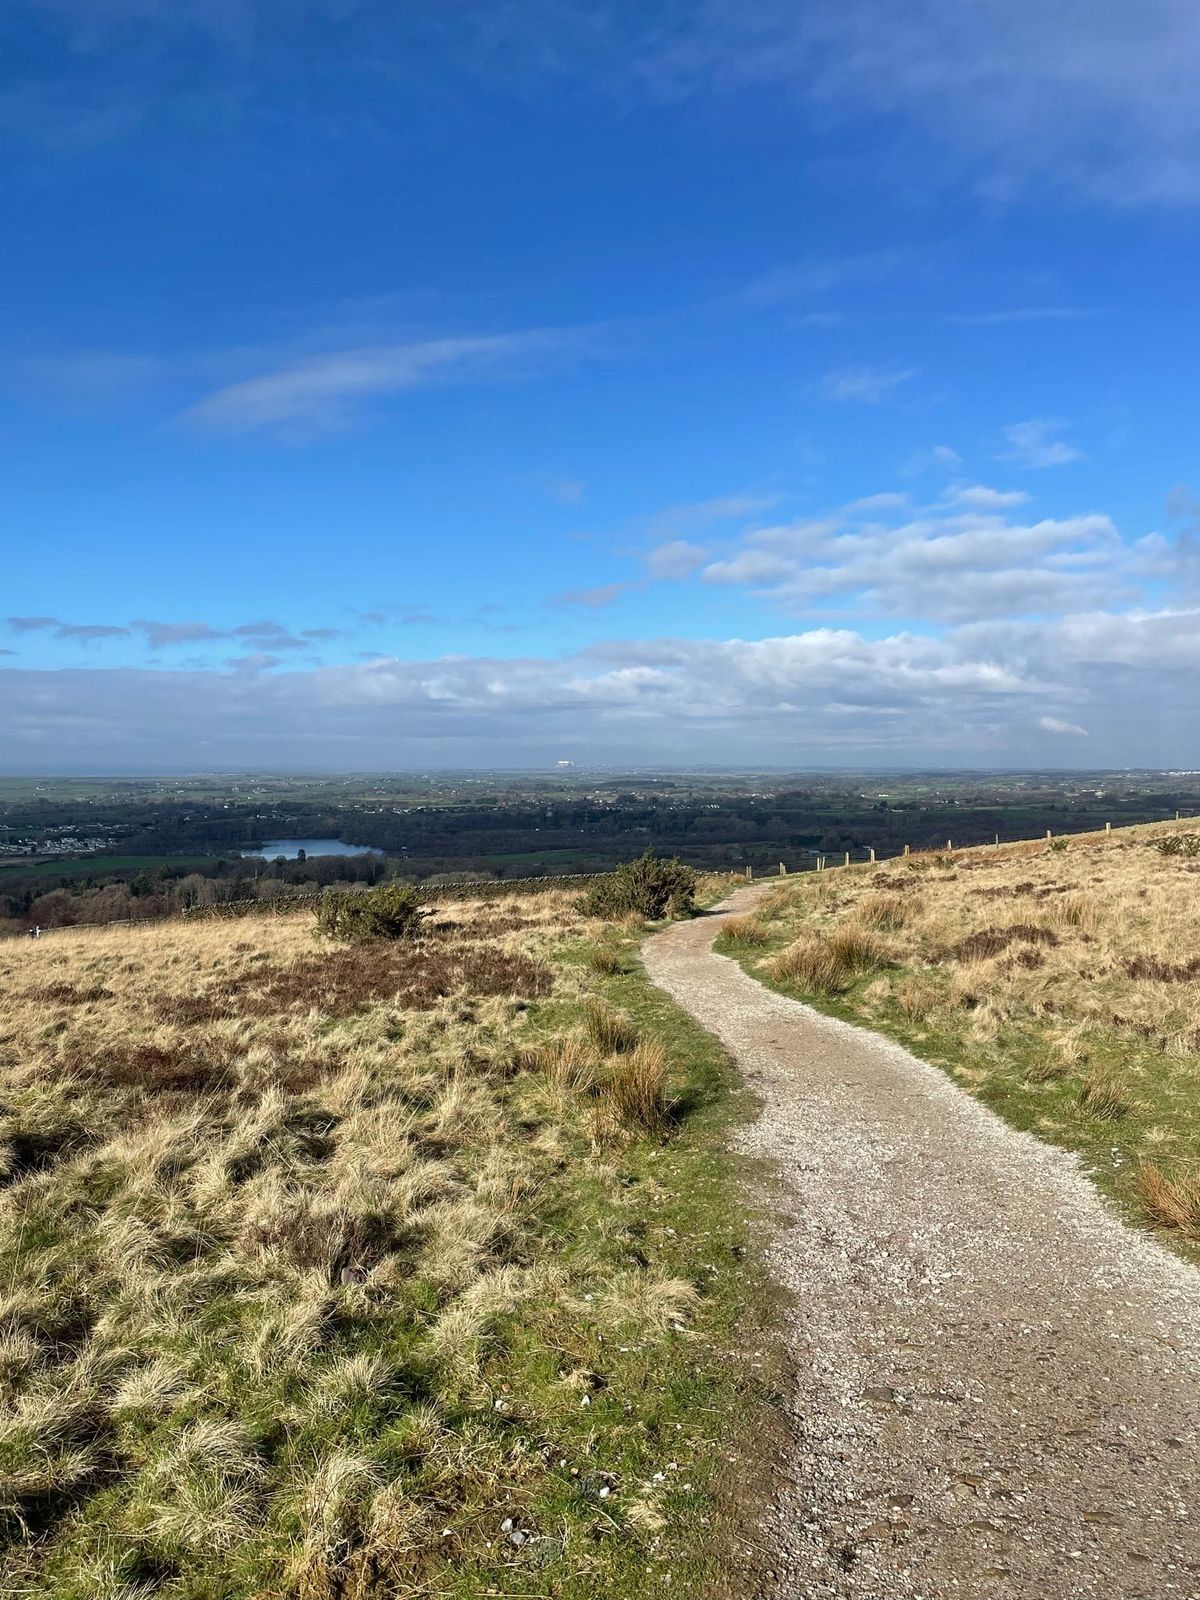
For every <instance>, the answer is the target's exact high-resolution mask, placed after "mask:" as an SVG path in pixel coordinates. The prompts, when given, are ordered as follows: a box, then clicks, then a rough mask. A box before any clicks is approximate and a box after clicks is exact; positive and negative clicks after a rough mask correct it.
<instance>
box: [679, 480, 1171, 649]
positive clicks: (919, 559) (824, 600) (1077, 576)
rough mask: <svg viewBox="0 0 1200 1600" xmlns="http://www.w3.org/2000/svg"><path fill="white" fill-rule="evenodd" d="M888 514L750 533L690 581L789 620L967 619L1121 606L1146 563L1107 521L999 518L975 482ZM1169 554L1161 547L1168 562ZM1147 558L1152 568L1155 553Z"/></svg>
mask: <svg viewBox="0 0 1200 1600" xmlns="http://www.w3.org/2000/svg"><path fill="white" fill-rule="evenodd" d="M972 489H973V490H975V491H977V492H976V493H971V492H969V490H972ZM1017 498H1019V499H1023V498H1024V497H1023V496H1018V497H1017ZM997 502H998V503H997ZM887 509H888V508H887V507H886V506H884V505H880V504H879V500H878V497H871V498H870V499H869V500H868V501H866V502H865V503H862V504H860V506H859V508H858V509H857V510H856V509H855V508H854V507H849V508H846V510H845V511H843V513H842V514H841V515H840V516H838V517H836V518H833V519H825V520H813V519H809V520H805V521H797V522H792V523H783V524H779V525H777V526H774V527H768V528H756V529H751V530H749V531H748V532H746V534H745V535H744V536H743V538H742V540H741V541H740V544H739V546H738V548H736V549H734V550H732V551H731V552H730V553H728V554H727V555H724V556H723V557H722V558H721V559H719V560H717V561H713V562H711V563H710V564H709V565H708V566H706V567H704V568H703V570H702V571H701V572H700V577H701V578H702V579H703V580H704V581H705V582H706V583H719V584H727V585H744V586H747V587H749V588H751V589H752V590H753V591H754V593H755V594H757V595H758V596H759V597H760V598H763V599H767V600H769V601H771V602H773V603H774V604H775V605H776V606H778V607H780V608H782V609H783V610H785V611H787V612H789V613H791V614H793V615H797V614H798V615H810V614H812V613H813V611H814V610H817V609H820V608H824V607H827V606H830V605H836V606H838V607H839V608H840V609H846V610H850V611H852V612H853V613H854V614H855V615H860V616H861V615H862V614H863V613H867V614H875V615H882V616H891V617H903V618H919V619H921V620H923V621H927V622H935V623H965V622H972V621H976V620H978V619H980V618H984V617H1012V616H1028V615H1043V616H1046V615H1053V614H1057V613H1063V612H1070V611H1079V610H1085V609H1093V608H1099V607H1104V606H1108V605H1111V604H1117V603H1121V602H1130V601H1132V600H1134V599H1136V598H1137V594H1138V579H1139V577H1140V576H1141V573H1142V571H1143V569H1144V568H1146V567H1147V565H1148V558H1147V555H1146V554H1145V553H1144V552H1142V551H1140V550H1138V549H1136V548H1130V547H1128V546H1126V545H1125V544H1124V543H1123V542H1122V540H1121V538H1120V535H1119V534H1118V532H1117V529H1116V528H1115V527H1114V525H1113V523H1112V521H1111V520H1110V519H1109V518H1108V517H1106V516H1102V515H1098V514H1089V515H1085V516H1078V517H1065V518H1053V517H1048V518H1041V519H1038V520H1033V521H1016V520H1012V519H1011V518H1010V517H1008V516H1007V515H1005V514H1004V513H1005V512H1007V511H1009V510H1011V509H1012V507H1011V504H1010V498H1009V497H1008V496H1006V495H1005V494H1004V493H1003V492H1001V491H994V490H989V489H986V488H984V487H983V486H981V485H973V486H968V491H964V497H963V499H962V500H961V501H960V502H948V503H944V504H942V505H940V506H935V507H932V508H929V509H926V510H924V511H921V512H919V513H917V514H915V515H903V514H902V515H901V516H900V517H899V519H898V520H893V521H889V520H888V519H887V515H886V513H887ZM894 509H895V510H897V511H899V512H901V513H904V511H905V505H904V503H903V502H902V503H901V505H900V506H898V507H895V508H894ZM1175 558H1176V557H1175V552H1174V550H1173V549H1170V550H1169V551H1168V554H1167V556H1166V559H1167V560H1168V562H1170V561H1173V560H1175ZM1155 559H1156V560H1157V561H1158V562H1159V563H1160V564H1161V562H1162V560H1163V559H1164V558H1163V555H1162V553H1161V552H1156V554H1155Z"/></svg>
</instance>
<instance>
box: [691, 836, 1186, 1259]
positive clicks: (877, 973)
mask: <svg viewBox="0 0 1200 1600" xmlns="http://www.w3.org/2000/svg"><path fill="white" fill-rule="evenodd" d="M1172 840H1178V841H1180V842H1179V843H1178V844H1175V843H1172V842H1170V841H1172ZM1198 885H1200V835H1198V833H1197V825H1196V824H1194V823H1163V824H1149V825H1144V826H1139V827H1136V828H1128V829H1122V830H1117V831H1114V832H1113V833H1111V834H1091V835H1083V836H1076V837H1073V838H1071V839H1056V840H1053V841H1044V842H1043V841H1038V842H1035V843H1027V844H1019V845H1008V846H1002V847H1000V848H999V849H995V850H993V849H974V850H963V851H957V852H953V853H949V854H934V853H929V854H920V855H913V856H909V857H906V858H901V859H899V860H895V861H890V862H886V863H880V864H879V865H877V866H872V867H866V866H862V867H852V868H850V869H849V870H847V869H844V868H842V869H836V870H833V871H827V872H824V873H817V874H811V873H810V874H806V875H805V876H804V877H802V878H795V879H792V880H789V881H788V882H787V883H786V884H780V885H779V886H777V887H776V888H775V889H774V890H772V891H771V892H770V893H769V894H768V896H767V897H766V898H765V900H764V901H763V902H762V903H761V904H760V905H759V907H758V910H757V911H756V913H754V914H753V915H751V916H748V917H743V918H739V919H734V921H733V922H732V923H731V924H730V925H729V926H728V928H727V929H726V931H725V932H724V933H723V934H722V936H721V938H720V940H719V941H718V944H717V948H718V949H719V950H722V951H723V952H724V953H725V954H727V955H732V956H734V957H735V958H736V959H737V960H739V961H740V962H741V964H742V965H743V966H744V967H745V969H746V970H747V971H748V972H749V973H750V974H751V975H752V976H754V977H755V978H758V979H759V980H760V981H762V982H764V983H766V984H768V985H770V986H772V987H774V988H777V989H779V990H781V991H782V992H783V993H785V994H789V995H793V996H795V997H797V998H799V999H802V1000H804V1001H806V1002H807V1003H808V1004H810V1005H813V1006H815V1007H817V1008H818V1009H819V1010H822V1011H825V1012H827V1013H829V1014H830V1015H832V1016H836V1017H841V1018H843V1019H844V1020H847V1021H851V1022H856V1023H860V1024H863V1025H865V1026H867V1027H869V1028H873V1029H875V1030H876V1031H878V1032H881V1033H884V1034H887V1035H888V1036H889V1037H891V1038H893V1039H896V1040H898V1041H899V1042H900V1043H901V1044H904V1045H906V1046H907V1047H908V1048H909V1049H911V1050H912V1051H913V1053H914V1054H915V1055H918V1056H920V1057H921V1058H922V1059H924V1060H926V1061H929V1062H931V1063H932V1064H933V1065H935V1066H938V1067H941V1068H943V1069H944V1070H945V1071H947V1072H948V1073H950V1074H951V1075H952V1076H953V1077H954V1079H955V1080H956V1082H958V1083H959V1084H960V1085H961V1086H962V1087H963V1088H964V1089H966V1090H967V1091H968V1092H970V1093H971V1094H974V1095H976V1096H977V1097H978V1098H979V1099H981V1100H983V1101H985V1102H986V1103H987V1104H988V1105H989V1106H991V1107H992V1108H993V1109H994V1110H996V1111H997V1112H999V1113H1000V1114H1001V1115H1002V1116H1003V1117H1005V1118H1006V1119H1007V1120H1008V1121H1010V1122H1011V1123H1013V1124H1014V1125H1015V1126H1016V1127H1018V1128H1022V1129H1026V1130H1028V1131H1030V1132H1032V1133H1035V1134H1037V1135H1038V1136H1039V1137H1041V1138H1044V1139H1046V1140H1048V1141H1050V1142H1052V1143H1054V1144H1058V1145H1062V1146H1064V1147H1065V1148H1066V1149H1068V1150H1071V1151H1074V1152H1075V1153H1076V1154H1077V1155H1079V1156H1080V1158H1081V1159H1082V1161H1083V1163H1084V1165H1085V1166H1086V1168H1087V1170H1088V1171H1089V1173H1090V1174H1091V1175H1092V1177H1093V1178H1094V1180H1095V1181H1096V1183H1097V1184H1098V1185H1099V1187H1100V1188H1101V1189H1102V1190H1103V1191H1104V1192H1105V1193H1106V1194H1107V1195H1109V1196H1110V1197H1111V1198H1113V1199H1114V1200H1115V1201H1116V1202H1117V1204H1118V1205H1119V1207H1120V1208H1121V1209H1122V1210H1123V1211H1124V1212H1125V1214H1126V1215H1127V1216H1128V1217H1129V1218H1130V1219H1131V1220H1134V1221H1136V1222H1139V1223H1141V1224H1144V1225H1150V1226H1153V1227H1156V1228H1158V1229H1160V1230H1162V1232H1163V1236H1164V1238H1166V1239H1167V1240H1169V1242H1171V1243H1172V1244H1174V1245H1175V1246H1176V1247H1177V1248H1178V1249H1180V1250H1181V1251H1182V1252H1183V1253H1185V1254H1187V1255H1189V1256H1190V1257H1192V1258H1193V1259H1200V892H1198Z"/></svg>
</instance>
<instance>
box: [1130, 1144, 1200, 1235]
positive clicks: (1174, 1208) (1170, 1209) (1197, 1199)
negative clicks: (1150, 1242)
mask: <svg viewBox="0 0 1200 1600" xmlns="http://www.w3.org/2000/svg"><path fill="white" fill-rule="evenodd" d="M1137 1182H1138V1189H1139V1190H1140V1192H1141V1196H1142V1201H1143V1203H1144V1204H1145V1207H1146V1210H1147V1212H1148V1213H1149V1215H1150V1216H1151V1217H1152V1218H1153V1220H1154V1221H1155V1222H1156V1223H1157V1224H1158V1225H1159V1227H1160V1228H1171V1229H1177V1230H1179V1231H1180V1232H1181V1233H1186V1234H1189V1235H1191V1236H1193V1237H1195V1236H1197V1235H1200V1172H1198V1171H1196V1170H1194V1169H1193V1170H1192V1171H1190V1172H1176V1173H1174V1174H1168V1173H1165V1172H1163V1171H1162V1170H1161V1169H1160V1168H1159V1167H1157V1166H1155V1164H1154V1162H1152V1161H1143V1162H1142V1163H1141V1165H1140V1167H1139V1168H1138V1175H1137Z"/></svg>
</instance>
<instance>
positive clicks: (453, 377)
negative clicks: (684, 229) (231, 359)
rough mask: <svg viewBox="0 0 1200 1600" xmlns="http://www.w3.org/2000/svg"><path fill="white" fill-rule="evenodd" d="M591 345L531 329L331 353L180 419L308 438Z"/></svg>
mask: <svg viewBox="0 0 1200 1600" xmlns="http://www.w3.org/2000/svg"><path fill="white" fill-rule="evenodd" d="M592 347H593V346H592V340H591V336H590V335H589V334H587V333H586V332H585V331H584V330H582V329H571V328H533V329H528V330H524V331H521V332H516V333H499V334H485V335H473V336H458V337H447V338H436V339H419V340H414V341H411V342H408V343H402V344H377V345H364V346H360V347H355V348H350V349H341V350H330V351H326V352H324V353H322V354H318V355H311V356H306V357H304V358H302V359H300V360H294V361H289V362H286V363H284V364H283V365H281V366H278V367H274V368H272V369H270V370H268V371H266V372H263V373H260V374H258V375H257V376H254V377H250V378H245V379H242V380H241V381H239V382H237V383H230V384H227V385H225V387H224V388H221V389H218V390H216V391H215V392H214V393H212V394H210V395H208V396H207V397H206V398H205V399H203V400H200V401H199V402H197V404H195V405H194V406H192V407H191V408H190V410H189V411H188V412H187V413H186V420H187V421H188V422H189V423H191V424H193V425H194V426H196V427H198V428H203V429H208V430H212V431H214V432H221V433H252V432H256V431H262V430H265V431H273V432H276V433H281V434H283V435H285V436H287V435H297V436H301V435H308V434H311V433H313V432H321V431H323V430H325V429H329V428H337V427H341V426H344V425H345V424H346V423H347V422H349V421H351V420H352V419H353V418H354V417H355V416H356V415H357V414H358V413H359V411H360V410H361V409H362V407H364V406H366V405H368V404H370V403H371V402H372V401H376V402H378V401H382V400H386V399H388V398H390V397H393V396H396V395H400V394H405V393H411V392H412V391H415V390H418V389H426V388H430V387H432V386H434V385H452V384H467V383H483V382H495V381H501V380H502V381H514V380H517V379H520V378H527V377H531V376H533V375H535V374H536V373H537V372H539V371H541V370H543V369H544V368H545V367H546V366H547V365H548V364H553V363H555V362H559V361H563V360H572V359H577V358H579V357H581V356H583V355H584V354H585V353H587V352H588V351H589V350H590V349H591V348H592Z"/></svg>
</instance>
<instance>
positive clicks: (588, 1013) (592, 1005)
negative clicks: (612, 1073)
mask: <svg viewBox="0 0 1200 1600" xmlns="http://www.w3.org/2000/svg"><path fill="white" fill-rule="evenodd" d="M583 1017H584V1026H585V1027H586V1029H587V1036H588V1038H589V1039H590V1040H591V1042H592V1044H593V1045H594V1046H595V1047H596V1049H597V1050H598V1051H599V1052H600V1054H601V1055H602V1056H617V1055H625V1054H626V1053H627V1052H629V1051H631V1050H636V1048H637V1045H638V1040H639V1037H640V1035H639V1034H638V1030H637V1028H636V1027H635V1026H634V1025H633V1023H632V1022H631V1021H630V1020H629V1018H628V1016H626V1015H625V1014H624V1012H621V1011H614V1010H613V1008H612V1007H611V1006H610V1005H608V1004H607V1003H606V1002H605V1001H604V1000H602V999H600V998H599V996H597V995H589V996H588V998H587V1000H586V1001H585V1002H584V1008H583Z"/></svg>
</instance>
